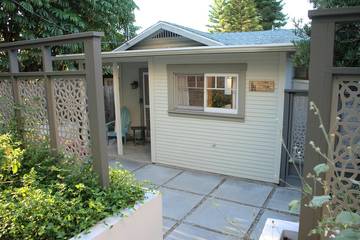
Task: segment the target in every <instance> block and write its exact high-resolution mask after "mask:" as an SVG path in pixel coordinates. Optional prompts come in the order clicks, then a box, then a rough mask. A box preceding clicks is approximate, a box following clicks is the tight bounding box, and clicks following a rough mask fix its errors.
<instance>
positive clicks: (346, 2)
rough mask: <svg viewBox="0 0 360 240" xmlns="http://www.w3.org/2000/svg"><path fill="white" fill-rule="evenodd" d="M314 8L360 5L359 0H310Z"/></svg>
mask: <svg viewBox="0 0 360 240" xmlns="http://www.w3.org/2000/svg"><path fill="white" fill-rule="evenodd" d="M310 2H311V3H313V5H314V8H339V7H354V6H360V2H359V0H310Z"/></svg>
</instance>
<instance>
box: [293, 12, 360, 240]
mask: <svg viewBox="0 0 360 240" xmlns="http://www.w3.org/2000/svg"><path fill="white" fill-rule="evenodd" d="M309 17H310V18H311V19H312V30H311V54H310V68H309V77H310V78H309V79H310V81H309V82H310V84H309V101H313V102H314V103H315V104H316V105H317V106H318V108H319V109H320V111H321V115H322V118H323V122H324V126H325V128H326V129H330V128H331V126H333V125H334V124H333V123H332V121H333V118H332V113H334V112H336V111H337V109H336V108H337V106H335V105H333V104H332V103H333V102H334V101H333V99H334V97H333V96H334V90H333V89H334V84H336V81H337V79H338V78H339V77H348V76H359V80H360V67H335V66H334V64H333V63H334V61H333V60H334V42H335V27H336V24H337V23H342V22H354V21H360V7H353V8H338V9H322V10H314V11H309ZM336 97H337V96H336ZM359 114H360V113H359ZM307 122H308V123H307V135H306V142H307V143H308V142H309V141H310V140H311V141H314V142H315V143H316V145H318V146H319V147H320V149H321V150H322V151H323V152H327V149H328V147H327V144H326V141H325V139H324V137H323V136H322V134H321V132H320V131H319V122H318V119H317V117H316V116H314V114H312V113H309V114H308V121H307ZM322 162H324V159H323V158H322V157H320V156H319V155H318V154H317V153H316V152H315V151H313V149H312V148H311V147H310V146H309V145H308V144H306V147H305V160H304V164H305V165H304V176H306V175H307V174H308V173H309V172H313V167H314V166H316V165H317V164H319V163H322ZM358 171H360V170H359V169H358ZM306 181H308V180H307V179H306ZM309 184H311V185H312V181H311V180H309ZM314 194H315V195H322V194H323V192H322V188H321V187H320V186H318V187H317V188H316V192H315V193H314ZM305 203H307V202H306V201H304V200H303V202H302V206H304V204H305ZM321 218H322V210H321V209H318V210H314V209H312V208H307V207H301V211H300V235H299V239H319V236H315V235H313V236H308V234H309V232H310V231H311V230H312V229H314V227H316V226H317V224H318V221H319V220H320V219H321Z"/></svg>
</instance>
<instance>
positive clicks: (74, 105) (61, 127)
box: [53, 77, 90, 158]
mask: <svg viewBox="0 0 360 240" xmlns="http://www.w3.org/2000/svg"><path fill="white" fill-rule="evenodd" d="M53 81H54V83H55V84H54V86H55V89H54V95H55V106H56V117H57V120H58V123H57V124H58V131H59V144H60V146H61V147H62V148H63V150H64V151H65V152H67V153H70V154H74V155H76V156H78V157H80V158H84V157H86V156H88V155H90V132H89V119H88V108H87V96H86V86H85V78H84V77H57V78H54V79H53Z"/></svg>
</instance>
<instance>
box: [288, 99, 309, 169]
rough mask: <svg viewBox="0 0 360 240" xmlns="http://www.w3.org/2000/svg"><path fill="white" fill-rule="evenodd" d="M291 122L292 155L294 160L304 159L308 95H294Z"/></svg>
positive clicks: (300, 160)
mask: <svg viewBox="0 0 360 240" xmlns="http://www.w3.org/2000/svg"><path fill="white" fill-rule="evenodd" d="M292 111H293V112H292V119H291V121H292V123H291V153H292V154H291V155H292V156H293V157H294V160H296V161H298V162H302V161H303V160H304V148H305V133H306V123H307V111H308V97H307V96H301V95H294V101H293V108H292Z"/></svg>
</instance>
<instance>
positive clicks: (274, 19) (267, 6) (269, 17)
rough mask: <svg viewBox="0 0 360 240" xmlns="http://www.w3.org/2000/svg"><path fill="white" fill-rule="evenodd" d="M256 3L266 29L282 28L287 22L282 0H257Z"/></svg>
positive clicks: (263, 26)
mask: <svg viewBox="0 0 360 240" xmlns="http://www.w3.org/2000/svg"><path fill="white" fill-rule="evenodd" d="M255 5H256V9H257V10H258V12H259V14H260V16H261V25H262V28H263V29H264V30H269V29H272V28H280V27H282V26H284V25H285V24H286V15H285V14H283V13H282V8H283V2H282V0H255Z"/></svg>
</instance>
